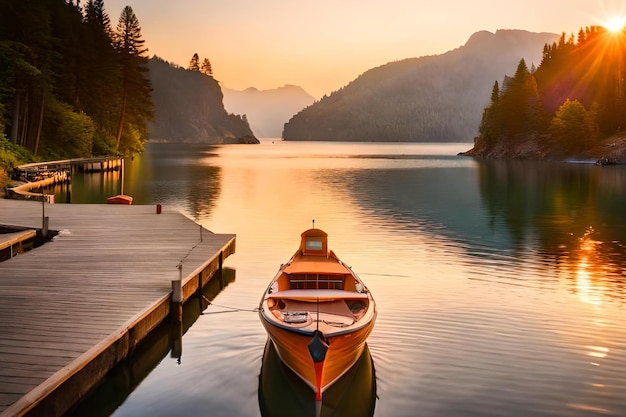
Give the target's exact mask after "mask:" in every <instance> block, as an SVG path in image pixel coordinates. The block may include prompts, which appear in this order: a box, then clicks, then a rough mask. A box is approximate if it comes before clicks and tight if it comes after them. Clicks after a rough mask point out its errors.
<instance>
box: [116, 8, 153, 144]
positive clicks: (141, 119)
mask: <svg viewBox="0 0 626 417" xmlns="http://www.w3.org/2000/svg"><path fill="white" fill-rule="evenodd" d="M143 44H144V40H143V39H142V37H141V28H140V26H139V20H138V19H137V17H136V16H135V13H134V12H133V9H132V8H131V7H130V6H126V7H125V8H124V10H122V13H121V15H120V18H119V22H118V24H117V34H116V43H115V45H116V49H117V51H118V54H119V59H120V63H121V67H122V82H121V84H122V85H121V88H122V92H121V103H120V117H119V124H118V129H117V136H116V143H117V145H116V146H117V149H118V151H120V150H121V148H120V145H121V144H122V141H121V139H122V135H123V133H125V134H126V138H127V143H125V146H124V148H125V149H126V150H129V151H131V152H134V151H140V150H141V149H142V147H143V142H144V141H145V140H146V136H147V134H148V128H147V121H148V120H150V119H152V117H153V113H154V106H153V103H152V99H151V96H150V90H151V84H150V80H149V78H148V77H147V74H146V73H147V71H148V69H147V67H146V65H147V62H148V59H147V58H146V57H145V55H144V54H145V53H146V52H147V51H148V50H147V49H146V48H145V47H144V45H143ZM126 119H128V120H126ZM125 127H126V128H127V129H126V130H124V128H125Z"/></svg>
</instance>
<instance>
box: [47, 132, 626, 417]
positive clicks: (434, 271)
mask: <svg viewBox="0 0 626 417" xmlns="http://www.w3.org/2000/svg"><path fill="white" fill-rule="evenodd" d="M470 147H471V145H469V144H444V145H432V144H375V143H373V144H369V143H368V144H356V143H350V144H345V143H289V142H282V141H278V140H277V141H271V140H266V141H263V143H262V144H261V145H229V146H213V147H210V146H180V145H156V144H152V145H149V146H148V149H147V152H146V153H145V154H144V155H142V156H140V157H137V158H135V159H134V160H132V161H127V165H126V173H125V181H124V182H125V183H124V192H125V193H127V194H130V195H132V196H133V197H134V198H135V203H136V204H157V203H158V204H164V205H170V206H175V207H177V208H178V209H180V210H181V211H182V212H183V213H185V214H187V215H188V216H189V217H191V218H193V219H195V220H196V221H198V222H199V223H201V224H202V225H204V226H205V227H207V228H208V229H210V230H212V231H214V232H218V233H236V234H237V251H236V254H235V255H232V256H230V257H229V258H227V260H226V263H225V265H226V266H227V267H228V268H229V270H227V271H226V272H227V273H226V274H225V276H224V278H223V280H222V283H221V285H219V284H214V286H213V288H210V289H209V290H208V291H209V293H208V294H207V295H206V298H207V299H212V300H213V304H212V305H209V306H207V304H206V302H204V303H202V302H201V301H199V302H198V305H197V306H195V307H194V306H193V305H192V306H190V307H188V308H187V310H186V318H187V319H186V322H185V326H184V329H183V330H182V332H184V336H183V337H182V348H181V346H180V343H178V344H176V342H172V340H175V338H172V329H170V328H167V326H166V327H165V328H164V329H163V330H162V332H161V333H160V335H161V336H159V334H157V335H156V336H155V339H154V340H151V341H149V343H147V344H146V346H145V348H144V349H143V350H142V352H139V353H138V355H137V356H136V357H134V358H133V359H132V360H130V361H127V362H126V363H125V364H123V366H121V367H119V368H118V369H116V370H115V371H114V372H113V373H112V375H111V377H110V378H108V379H107V381H105V383H104V384H103V385H102V386H101V387H100V389H99V390H97V391H95V392H94V394H93V395H92V396H91V397H90V398H88V399H87V401H85V402H84V403H83V404H81V406H80V408H79V409H77V410H76V412H75V413H73V414H72V416H78V415H85V416H86V415H90V416H97V415H101V416H109V415H111V416H116V417H125V416H151V417H156V416H173V415H181V416H182V415H184V416H211V417H218V416H224V417H237V416H241V417H255V416H263V417H277V416H309V415H313V410H314V403H313V394H312V393H310V392H309V391H310V390H309V391H307V389H306V388H305V389H302V387H300V386H299V385H298V381H297V380H294V379H293V378H292V377H293V376H292V375H290V374H288V373H286V372H284V369H283V368H281V366H280V363H279V362H277V361H276V358H275V354H273V352H272V351H271V349H270V350H268V351H266V349H265V348H266V341H267V336H266V333H265V331H264V329H263V327H262V325H261V323H260V321H259V318H258V315H257V313H255V312H253V311H252V310H253V309H254V308H255V307H257V305H258V302H259V299H260V297H261V295H262V293H263V290H264V289H265V287H266V285H267V284H268V282H269V281H270V279H271V278H272V277H273V276H274V274H275V272H276V270H277V269H278V267H279V266H280V264H281V263H283V262H285V261H287V260H288V259H289V257H290V256H291V255H292V254H293V252H294V251H295V250H296V249H297V247H298V244H299V242H300V233H301V232H302V231H304V230H305V229H307V228H309V227H311V224H312V220H313V219H315V226H316V227H319V228H321V229H323V230H325V231H326V232H327V233H328V234H329V246H330V247H331V249H333V250H334V251H335V252H336V253H337V255H338V256H339V257H340V258H342V259H343V260H344V261H346V262H347V263H348V264H349V265H350V266H352V268H353V269H354V270H355V271H356V272H357V273H358V274H359V275H360V276H361V278H362V279H363V280H364V281H365V283H366V284H367V286H368V287H369V288H370V290H371V291H372V293H373V295H374V298H375V299H376V301H377V305H378V320H377V323H376V326H375V328H374V331H373V333H372V334H371V336H370V337H369V339H368V348H369V354H367V355H365V356H364V357H363V358H362V361H361V362H360V363H359V366H358V368H359V369H356V370H355V371H354V373H353V374H350V375H348V379H347V381H344V382H343V384H342V385H340V386H338V387H337V389H336V390H334V391H333V392H332V393H329V394H328V404H326V405H325V408H324V409H323V410H322V411H323V414H322V415H324V416H348V415H353V416H366V415H373V416H377V417H404V416H406V417H409V416H411V417H413V416H424V417H429V416H437V417H439V416H595V415H598V416H600V415H602V416H605V415H614V416H624V415H626V325H625V323H626V320H625V319H626V286H625V280H626V278H625V275H624V274H625V266H626V248H625V245H626V221H624V220H625V219H624V214H625V209H626V166H606V167H598V166H595V165H584V164H566V163H533V162H519V161H518V162H509V163H505V162H477V161H475V160H473V159H470V158H465V157H458V156H456V155H457V153H458V152H460V151H465V150H467V149H469V148H470ZM118 177H119V175H118V174H117V173H116V174H112V175H105V176H102V175H100V174H97V175H90V176H87V177H76V178H75V179H74V184H72V189H71V194H69V195H68V193H67V190H62V189H59V190H57V195H56V201H57V202H59V201H67V200H71V201H72V202H74V203H79V202H90V203H93V202H103V201H104V199H105V198H106V197H107V196H109V195H113V194H117V193H118V192H119V188H120V184H119V181H118V179H119V178H118ZM173 273H174V274H175V273H176V271H175V270H174V271H173ZM216 286H217V287H216ZM205 307H206V308H205ZM202 309H204V311H203V312H202V314H201V311H202ZM178 330H180V329H178ZM176 331H177V329H174V333H176ZM173 346H174V347H175V348H174V350H173V351H171V348H172V347H173ZM181 349H182V350H181ZM181 352H182V354H180V353H181ZM264 353H265V354H264ZM262 369H263V373H262V375H261V377H260V374H261V370H262ZM374 372H375V373H374ZM325 398H326V397H325Z"/></svg>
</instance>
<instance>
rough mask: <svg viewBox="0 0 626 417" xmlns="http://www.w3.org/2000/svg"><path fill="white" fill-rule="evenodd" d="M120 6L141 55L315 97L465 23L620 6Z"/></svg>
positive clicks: (594, 14) (444, 45)
mask: <svg viewBox="0 0 626 417" xmlns="http://www.w3.org/2000/svg"><path fill="white" fill-rule="evenodd" d="M104 4H105V9H106V11H107V13H108V14H109V17H110V19H111V24H112V26H113V28H115V26H116V25H117V21H118V19H119V16H120V13H121V11H122V9H123V8H124V7H125V6H127V5H128V6H131V7H132V9H133V11H134V12H135V15H136V16H137V18H138V19H139V23H140V25H141V29H142V35H143V38H144V40H145V41H146V46H147V47H148V49H149V52H148V54H149V55H150V56H152V55H157V56H159V57H161V58H163V59H165V60H166V61H169V62H173V63H175V64H177V65H180V66H183V67H187V66H188V64H189V60H190V59H191V56H192V55H193V54H194V52H197V53H198V55H199V56H200V60H202V59H204V58H209V60H210V61H211V64H212V67H213V72H214V76H215V78H216V79H217V80H219V81H220V82H221V85H222V87H226V88H232V89H236V90H243V89H245V88H248V87H256V88H259V89H262V90H265V89H272V88H277V87H280V86H283V85H285V84H293V85H299V86H301V87H303V88H304V89H305V90H306V91H307V92H308V93H309V94H311V95H313V96H314V97H315V98H318V99H319V98H321V97H322V96H323V95H324V94H330V93H331V92H333V91H335V90H338V89H339V88H341V87H343V86H344V85H346V84H347V83H349V82H350V81H352V80H353V79H355V78H356V77H358V76H359V75H360V74H362V73H363V72H365V71H366V70H368V69H370V68H373V67H376V66H379V65H383V64H386V63H388V62H390V61H396V60H401V59H404V58H412V57H420V56H424V55H435V54H441V53H444V52H447V51H449V50H451V49H455V48H457V47H459V46H461V45H463V44H464V43H465V42H466V41H467V39H468V38H469V37H470V36H471V35H472V34H473V33H475V32H477V31H480V30H488V31H490V32H495V31H496V30H497V29H524V30H529V31H533V32H553V33H558V34H560V33H562V32H566V33H567V34H570V33H577V32H578V30H579V29H580V28H581V27H585V26H589V25H604V24H606V23H607V22H608V21H609V20H610V19H612V18H614V17H620V18H622V17H624V16H626V2H624V1H620V0H526V1H511V0H508V1H504V2H503V1H502V0H473V1H467V0H317V1H315V2H313V1H307V2H305V1H301V0H228V1H227V0H209V1H199V0H178V1H176V2H174V1H171V0H104Z"/></svg>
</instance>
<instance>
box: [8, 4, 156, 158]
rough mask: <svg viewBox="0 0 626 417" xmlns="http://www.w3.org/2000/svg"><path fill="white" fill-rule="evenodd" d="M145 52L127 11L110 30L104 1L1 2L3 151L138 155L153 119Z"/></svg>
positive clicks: (53, 155)
mask: <svg viewBox="0 0 626 417" xmlns="http://www.w3.org/2000/svg"><path fill="white" fill-rule="evenodd" d="M146 53H147V49H146V47H145V46H144V40H143V39H142V35H141V27H140V25H139V20H138V19H137V17H136V16H135V14H134V12H133V10H132V8H131V7H130V6H126V7H125V8H124V9H123V11H122V12H121V14H120V17H119V20H118V22H117V25H116V27H115V29H113V27H112V25H111V22H110V18H109V16H108V14H107V13H106V11H105V8H104V3H103V0H89V1H87V3H86V4H84V5H82V6H81V5H80V0H75V1H74V0H20V1H12V0H11V1H7V0H2V1H1V2H0V141H4V143H3V145H2V147H1V148H3V149H15V146H19V147H22V148H25V149H27V150H29V151H30V152H31V153H32V155H34V157H35V158H39V159H59V158H72V157H82V156H92V155H105V154H108V155H111V154H133V153H137V152H140V151H141V150H142V149H143V146H144V143H145V141H146V140H147V136H148V122H149V121H151V120H152V118H153V115H154V106H153V103H152V98H151V83H150V79H149V77H148V72H147V71H148V70H147V61H148V58H147V56H146ZM3 135H4V137H3ZM7 142H8V143H7Z"/></svg>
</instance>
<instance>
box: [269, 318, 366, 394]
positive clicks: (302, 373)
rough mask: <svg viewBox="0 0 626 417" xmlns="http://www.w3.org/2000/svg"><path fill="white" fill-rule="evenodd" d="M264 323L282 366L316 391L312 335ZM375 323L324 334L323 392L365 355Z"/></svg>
mask: <svg viewBox="0 0 626 417" xmlns="http://www.w3.org/2000/svg"><path fill="white" fill-rule="evenodd" d="M261 317H262V316H261ZM261 321H262V323H263V326H264V327H265V330H266V331H267V334H268V335H269V337H270V339H271V340H272V342H273V343H274V346H275V347H276V351H277V352H278V355H279V357H280V359H281V360H282V362H283V363H284V364H285V365H287V366H288V367H289V368H290V369H291V370H292V371H293V372H294V373H295V374H296V375H298V376H299V377H300V378H301V379H302V380H303V381H304V382H306V383H307V384H308V385H309V386H310V387H311V388H312V389H313V390H315V389H316V387H315V385H316V376H315V368H314V364H313V359H312V358H311V355H310V354H309V351H308V348H307V346H308V344H309V342H310V341H311V339H312V338H313V334H312V333H296V332H294V331H291V330H288V329H283V328H280V327H277V326H274V325H273V324H272V323H269V322H268V321H267V320H265V319H263V317H262V318H261ZM374 321H375V320H371V321H369V322H368V323H366V324H365V325H364V326H363V327H361V328H359V329H356V330H351V331H349V332H344V333H337V334H335V335H333V334H325V336H326V339H327V340H328V345H329V348H328V352H327V353H326V360H325V362H324V368H323V373H322V386H321V391H322V392H324V390H326V389H327V388H328V387H329V386H331V385H332V384H333V383H334V382H335V381H336V380H338V379H339V378H340V377H341V376H342V375H343V374H345V373H346V372H347V371H348V370H349V369H350V368H351V367H352V366H353V365H354V364H355V363H356V361H357V360H358V359H359V357H360V356H361V355H362V353H363V349H364V347H365V342H366V340H367V337H368V336H369V334H370V333H371V332H372V329H373V328H374Z"/></svg>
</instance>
